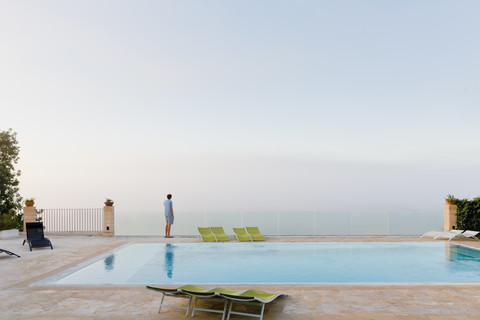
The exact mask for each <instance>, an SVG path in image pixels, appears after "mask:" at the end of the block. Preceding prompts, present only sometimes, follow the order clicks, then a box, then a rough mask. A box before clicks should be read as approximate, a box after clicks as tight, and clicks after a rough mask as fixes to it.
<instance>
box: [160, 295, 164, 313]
mask: <svg viewBox="0 0 480 320" xmlns="http://www.w3.org/2000/svg"><path fill="white" fill-rule="evenodd" d="M163 299H165V294H164V293H162V301H160V308H158V313H160V310H162V304H163Z"/></svg>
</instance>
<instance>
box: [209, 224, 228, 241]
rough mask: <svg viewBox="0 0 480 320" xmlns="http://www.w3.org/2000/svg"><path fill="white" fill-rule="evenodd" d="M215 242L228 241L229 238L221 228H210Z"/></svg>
mask: <svg viewBox="0 0 480 320" xmlns="http://www.w3.org/2000/svg"><path fill="white" fill-rule="evenodd" d="M210 230H212V233H213V234H214V235H215V238H216V239H217V241H230V237H229V236H228V235H227V234H226V233H225V231H223V228H222V227H210Z"/></svg>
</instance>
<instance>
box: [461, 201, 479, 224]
mask: <svg viewBox="0 0 480 320" xmlns="http://www.w3.org/2000/svg"><path fill="white" fill-rule="evenodd" d="M457 224H458V229H461V230H480V197H477V198H475V199H473V200H468V199H461V200H460V199H457Z"/></svg>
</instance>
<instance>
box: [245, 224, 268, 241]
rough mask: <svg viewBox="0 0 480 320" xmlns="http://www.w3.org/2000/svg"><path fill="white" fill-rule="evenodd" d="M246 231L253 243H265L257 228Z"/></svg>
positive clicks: (249, 228)
mask: <svg viewBox="0 0 480 320" xmlns="http://www.w3.org/2000/svg"><path fill="white" fill-rule="evenodd" d="M246 229H247V232H248V233H249V234H250V236H251V237H252V240H253V241H265V237H264V236H263V234H261V233H260V230H258V227H247V228H246Z"/></svg>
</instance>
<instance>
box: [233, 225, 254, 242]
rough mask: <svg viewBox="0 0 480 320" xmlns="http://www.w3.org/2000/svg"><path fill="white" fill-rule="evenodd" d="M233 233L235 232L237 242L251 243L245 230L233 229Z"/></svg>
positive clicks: (250, 238)
mask: <svg viewBox="0 0 480 320" xmlns="http://www.w3.org/2000/svg"><path fill="white" fill-rule="evenodd" d="M233 232H235V235H236V236H237V240H238V241H253V240H252V237H251V236H250V235H249V234H248V233H247V231H245V228H233Z"/></svg>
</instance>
